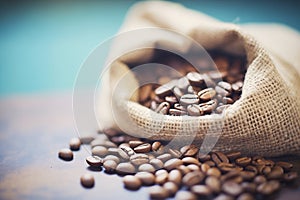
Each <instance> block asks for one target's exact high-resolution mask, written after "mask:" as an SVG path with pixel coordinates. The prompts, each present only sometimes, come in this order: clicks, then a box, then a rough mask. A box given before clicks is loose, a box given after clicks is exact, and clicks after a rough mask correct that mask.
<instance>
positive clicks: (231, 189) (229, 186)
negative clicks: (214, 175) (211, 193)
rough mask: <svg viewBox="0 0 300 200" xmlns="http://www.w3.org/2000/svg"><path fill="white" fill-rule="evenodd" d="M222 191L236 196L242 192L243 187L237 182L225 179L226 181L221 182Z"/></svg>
mask: <svg viewBox="0 0 300 200" xmlns="http://www.w3.org/2000/svg"><path fill="white" fill-rule="evenodd" d="M222 191H223V192H225V193H227V194H229V195H232V196H237V195H239V194H240V193H242V191H243V188H242V187H241V186H240V185H239V184H237V183H235V182H233V181H227V182H225V183H223V185H222Z"/></svg>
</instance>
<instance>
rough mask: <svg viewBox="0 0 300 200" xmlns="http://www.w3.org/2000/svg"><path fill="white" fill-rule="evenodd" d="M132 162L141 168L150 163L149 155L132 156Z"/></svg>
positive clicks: (138, 154)
mask: <svg viewBox="0 0 300 200" xmlns="http://www.w3.org/2000/svg"><path fill="white" fill-rule="evenodd" d="M130 162H131V163H132V164H133V165H135V166H139V165H142V164H145V163H148V162H149V156H148V155H147V154H142V153H137V154H134V155H132V156H130Z"/></svg>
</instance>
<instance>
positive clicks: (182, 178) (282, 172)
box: [59, 129, 298, 200]
mask: <svg viewBox="0 0 300 200" xmlns="http://www.w3.org/2000/svg"><path fill="white" fill-rule="evenodd" d="M74 141H77V144H79V147H80V144H86V145H89V146H90V148H91V154H92V155H91V156H88V157H87V158H86V163H87V164H88V165H89V167H90V168H92V169H94V170H95V171H101V168H104V172H105V173H109V174H118V175H120V176H122V177H123V183H124V187H125V188H127V189H129V190H138V189H139V188H141V187H143V186H147V187H149V186H150V187H149V196H150V198H151V199H166V198H169V197H175V199H178V200H182V199H200V198H206V199H239V200H242V199H257V198H261V199H265V198H267V197H270V195H272V194H274V193H275V192H276V191H278V190H279V189H280V187H281V186H282V185H283V184H285V183H289V182H292V181H294V180H295V179H296V178H297V177H298V174H297V173H296V172H293V171H291V169H292V168H293V165H292V164H291V163H288V162H274V161H272V160H270V159H266V158H263V157H261V156H253V157H250V156H244V155H241V153H240V152H225V153H224V152H219V151H216V152H211V153H209V154H202V153H201V152H200V151H199V148H198V147H197V146H195V145H193V144H191V145H185V146H182V147H178V148H170V147H168V145H166V144H165V143H164V142H162V141H148V140H145V139H138V138H134V137H131V136H128V135H125V134H123V133H119V132H117V131H115V130H112V129H109V130H105V131H104V132H103V133H99V135H98V137H97V138H93V137H83V138H80V139H78V138H77V139H71V141H70V149H74V143H75V142H74ZM75 146H76V145H75ZM75 149H76V150H77V149H79V148H75ZM70 152H71V153H72V151H70ZM70 152H69V151H67V150H66V149H62V150H61V151H60V152H59V157H60V158H61V159H63V160H66V161H69V160H70V158H71V157H70V154H69V153H70ZM72 158H73V156H72ZM99 173H100V172H99ZM80 181H81V184H82V186H83V187H86V188H91V187H93V186H94V184H95V180H94V177H93V176H92V175H91V174H84V175H83V176H81V178H80Z"/></svg>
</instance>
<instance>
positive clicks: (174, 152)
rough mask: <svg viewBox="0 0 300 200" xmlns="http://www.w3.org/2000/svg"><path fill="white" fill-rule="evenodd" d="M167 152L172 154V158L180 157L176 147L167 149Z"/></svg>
mask: <svg viewBox="0 0 300 200" xmlns="http://www.w3.org/2000/svg"><path fill="white" fill-rule="evenodd" d="M168 152H169V153H170V154H171V155H172V157H174V158H179V157H181V152H180V151H179V150H177V149H168Z"/></svg>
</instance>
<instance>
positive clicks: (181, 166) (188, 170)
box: [177, 165, 191, 175]
mask: <svg viewBox="0 0 300 200" xmlns="http://www.w3.org/2000/svg"><path fill="white" fill-rule="evenodd" d="M177 169H178V170H179V171H180V172H181V174H182V175H186V174H187V173H189V172H191V170H190V169H189V168H188V167H187V166H185V165H180V166H179V167H177Z"/></svg>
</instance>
